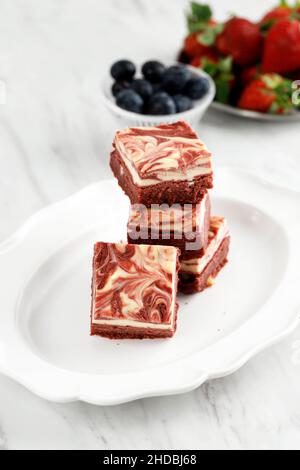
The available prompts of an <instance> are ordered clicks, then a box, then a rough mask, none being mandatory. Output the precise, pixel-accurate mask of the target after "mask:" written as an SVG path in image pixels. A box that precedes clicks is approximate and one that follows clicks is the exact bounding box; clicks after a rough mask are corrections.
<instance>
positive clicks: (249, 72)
mask: <svg viewBox="0 0 300 470" xmlns="http://www.w3.org/2000/svg"><path fill="white" fill-rule="evenodd" d="M259 75H260V67H259V66H258V65H252V66H251V67H247V68H245V69H242V71H241V73H240V83H241V85H242V86H243V87H245V86H246V85H248V84H249V83H250V82H252V81H253V80H255V79H256V78H258V77H259Z"/></svg>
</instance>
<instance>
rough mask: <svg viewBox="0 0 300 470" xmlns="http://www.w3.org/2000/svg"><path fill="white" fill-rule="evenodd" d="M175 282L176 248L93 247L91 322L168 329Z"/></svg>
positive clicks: (103, 244) (98, 244)
mask: <svg viewBox="0 0 300 470" xmlns="http://www.w3.org/2000/svg"><path fill="white" fill-rule="evenodd" d="M176 282H177V250H176V248H173V247H163V246H146V245H126V244H122V243H101V242H100V243H96V245H95V247H94V262H93V305H92V321H93V323H98V324H114V325H123V326H126V325H127V326H139V327H144V328H154V327H155V328H170V326H172V325H173V320H174V318H173V317H174V308H175V295H176Z"/></svg>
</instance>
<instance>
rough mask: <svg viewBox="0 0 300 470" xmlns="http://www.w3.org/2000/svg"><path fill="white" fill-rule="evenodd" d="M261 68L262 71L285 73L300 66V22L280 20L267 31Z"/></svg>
mask: <svg viewBox="0 0 300 470" xmlns="http://www.w3.org/2000/svg"><path fill="white" fill-rule="evenodd" d="M262 62H263V63H262V68H263V71H264V72H275V73H280V74H286V73H289V72H293V71H295V70H297V69H299V68H300V22H299V21H297V20H292V19H287V20H281V21H278V22H277V23H275V24H273V26H271V28H270V30H269V32H268V33H267V36H266V39H265V44H264V51H263V61H262Z"/></svg>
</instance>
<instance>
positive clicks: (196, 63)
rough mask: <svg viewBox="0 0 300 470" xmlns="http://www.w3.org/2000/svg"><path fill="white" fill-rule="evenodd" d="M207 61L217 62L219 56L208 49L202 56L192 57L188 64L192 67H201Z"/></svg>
mask: <svg viewBox="0 0 300 470" xmlns="http://www.w3.org/2000/svg"><path fill="white" fill-rule="evenodd" d="M207 61H208V62H212V63H214V64H217V63H218V61H219V58H218V56H217V55H216V54H215V53H214V52H212V51H209V52H208V53H206V54H204V55H202V56H199V57H194V58H193V59H192V60H191V62H190V65H192V66H193V67H197V68H199V67H200V68H203V67H204V65H205V63H206V62H207Z"/></svg>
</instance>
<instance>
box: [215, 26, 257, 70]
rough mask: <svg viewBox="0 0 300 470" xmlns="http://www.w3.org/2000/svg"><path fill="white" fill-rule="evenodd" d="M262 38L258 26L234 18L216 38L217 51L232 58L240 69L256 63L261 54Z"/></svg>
mask: <svg viewBox="0 0 300 470" xmlns="http://www.w3.org/2000/svg"><path fill="white" fill-rule="evenodd" d="M261 45H262V36H261V32H260V29H259V26H258V25H256V24H254V23H252V22H251V21H248V20H246V19H244V18H238V17H234V18H231V19H230V20H229V21H228V22H227V23H225V27H224V30H223V32H222V33H221V34H220V35H219V36H218V37H217V40H216V48H217V49H218V51H219V52H220V53H221V54H223V55H225V56H228V55H230V56H231V57H232V58H233V61H234V62H235V63H236V64H237V65H240V66H242V67H246V66H247V65H252V64H254V63H255V62H257V61H258V59H259V57H260V54H261Z"/></svg>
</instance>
